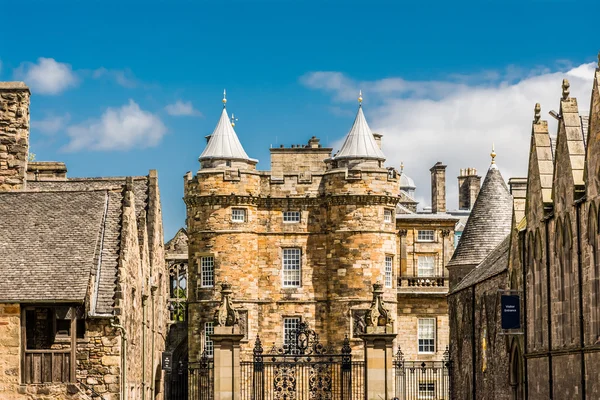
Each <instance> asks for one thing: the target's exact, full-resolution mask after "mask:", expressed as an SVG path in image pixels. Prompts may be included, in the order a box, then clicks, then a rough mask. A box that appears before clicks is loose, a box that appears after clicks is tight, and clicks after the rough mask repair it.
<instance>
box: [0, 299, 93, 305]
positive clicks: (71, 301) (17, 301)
mask: <svg viewBox="0 0 600 400" xmlns="http://www.w3.org/2000/svg"><path fill="white" fill-rule="evenodd" d="M9 303H12V304H85V299H83V300H79V299H77V300H75V299H65V300H40V299H33V300H27V299H10V300H0V304H9Z"/></svg>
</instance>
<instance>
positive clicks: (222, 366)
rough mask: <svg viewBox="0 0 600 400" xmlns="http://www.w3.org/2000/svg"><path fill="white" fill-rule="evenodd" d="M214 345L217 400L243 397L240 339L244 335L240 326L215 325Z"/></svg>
mask: <svg viewBox="0 0 600 400" xmlns="http://www.w3.org/2000/svg"><path fill="white" fill-rule="evenodd" d="M210 337H211V340H212V341H213V346H214V355H213V357H214V358H213V359H214V363H215V364H214V374H215V375H214V379H215V381H214V385H215V387H214V388H215V392H214V393H215V400H235V399H239V398H241V397H240V396H241V394H240V393H241V382H240V373H241V369H240V341H241V340H242V339H243V338H244V335H243V334H241V333H240V330H239V327H238V326H237V325H236V326H234V327H231V326H215V330H214V333H213V334H212V335H211V336H210Z"/></svg>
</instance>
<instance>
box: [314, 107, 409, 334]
mask: <svg viewBox="0 0 600 400" xmlns="http://www.w3.org/2000/svg"><path fill="white" fill-rule="evenodd" d="M359 103H362V96H361V97H359ZM327 162H328V171H327V173H326V175H325V176H324V185H323V194H324V196H325V197H326V199H327V226H328V232H327V268H328V273H329V276H330V279H329V288H328V300H329V303H330V310H329V329H328V331H329V332H328V334H329V338H328V339H329V340H330V341H331V342H332V343H339V342H340V341H341V340H342V339H343V338H344V335H345V334H346V333H348V332H352V331H353V330H354V328H355V326H357V325H360V324H361V323H362V321H361V319H362V318H364V317H363V315H364V311H366V310H367V309H368V308H369V304H370V301H371V299H372V287H373V284H374V283H376V282H377V281H379V282H380V283H382V284H383V287H384V297H385V301H386V304H389V309H390V311H391V312H392V315H396V314H397V306H396V305H397V296H396V277H397V270H398V268H399V260H398V250H397V248H398V244H397V235H396V218H395V208H396V205H397V203H398V201H399V194H400V192H399V183H398V174H397V172H396V170H394V169H386V168H385V167H384V162H385V155H384V154H383V152H382V151H381V149H380V148H379V146H378V144H377V142H376V140H375V138H374V136H373V132H372V131H371V129H370V128H369V125H368V123H367V121H366V119H365V116H364V113H363V109H362V104H359V108H358V112H357V115H356V119H355V120H354V124H353V125H352V128H351V129H350V132H349V133H348V135H347V137H346V140H345V141H344V144H343V145H342V148H341V149H340V151H339V152H338V153H337V154H336V155H335V156H333V157H332V158H330V159H329V160H327ZM394 331H395V332H397V327H394ZM357 344H359V342H358V339H357Z"/></svg>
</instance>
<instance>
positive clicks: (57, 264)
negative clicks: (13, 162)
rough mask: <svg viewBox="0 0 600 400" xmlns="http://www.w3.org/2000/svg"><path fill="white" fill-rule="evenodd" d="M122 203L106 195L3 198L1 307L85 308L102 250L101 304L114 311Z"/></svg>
mask: <svg viewBox="0 0 600 400" xmlns="http://www.w3.org/2000/svg"><path fill="white" fill-rule="evenodd" d="M121 203H122V201H121V194H120V193H112V192H107V191H106V190H102V191H85V192H75V191H70V192H42V193H39V192H8V193H0V276H1V277H2V278H1V279H0V302H6V301H16V302H39V301H57V302H58V301H64V302H83V301H84V300H85V298H86V293H87V289H88V285H89V282H90V276H91V274H92V273H95V272H97V267H98V264H99V260H98V250H99V249H102V254H103V257H102V260H101V263H100V276H101V279H100V282H99V285H98V290H99V293H100V294H101V296H100V297H99V303H98V304H99V305H102V307H105V306H107V305H108V306H110V305H111V304H112V297H113V296H114V287H115V282H114V276H115V275H116V271H117V269H116V268H117V262H116V260H117V255H118V240H119V231H120V217H121ZM105 211H107V212H105ZM103 228H104V231H105V240H104V241H102V240H101V237H102V236H101V232H102V230H103ZM109 297H110V300H109ZM104 310H108V308H106V307H105V308H104Z"/></svg>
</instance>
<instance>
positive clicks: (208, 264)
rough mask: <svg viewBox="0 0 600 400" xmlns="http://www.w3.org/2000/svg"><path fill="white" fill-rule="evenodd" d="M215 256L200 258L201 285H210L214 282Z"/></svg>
mask: <svg viewBox="0 0 600 400" xmlns="http://www.w3.org/2000/svg"><path fill="white" fill-rule="evenodd" d="M214 265H215V258H214V257H202V258H200V275H201V279H202V287H211V286H214V284H215V270H214Z"/></svg>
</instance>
